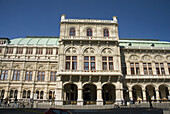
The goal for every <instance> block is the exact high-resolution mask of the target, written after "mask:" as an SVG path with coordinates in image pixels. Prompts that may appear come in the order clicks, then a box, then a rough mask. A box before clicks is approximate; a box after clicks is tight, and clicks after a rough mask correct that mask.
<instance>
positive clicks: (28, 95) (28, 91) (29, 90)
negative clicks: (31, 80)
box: [27, 90, 31, 98]
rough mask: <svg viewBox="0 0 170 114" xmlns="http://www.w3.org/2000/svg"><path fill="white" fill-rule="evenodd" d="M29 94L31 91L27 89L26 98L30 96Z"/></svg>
mask: <svg viewBox="0 0 170 114" xmlns="http://www.w3.org/2000/svg"><path fill="white" fill-rule="evenodd" d="M30 94H31V91H30V90H28V91H27V98H30Z"/></svg>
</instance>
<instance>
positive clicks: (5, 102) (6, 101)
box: [4, 97, 8, 108]
mask: <svg viewBox="0 0 170 114" xmlns="http://www.w3.org/2000/svg"><path fill="white" fill-rule="evenodd" d="M7 103H8V97H6V98H5V99H4V107H5V108H6V107H7Z"/></svg>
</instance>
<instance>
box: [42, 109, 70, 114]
mask: <svg viewBox="0 0 170 114" xmlns="http://www.w3.org/2000/svg"><path fill="white" fill-rule="evenodd" d="M44 114H71V112H70V111H68V110H65V109H59V108H49V109H48V110H47V111H45V112H44Z"/></svg>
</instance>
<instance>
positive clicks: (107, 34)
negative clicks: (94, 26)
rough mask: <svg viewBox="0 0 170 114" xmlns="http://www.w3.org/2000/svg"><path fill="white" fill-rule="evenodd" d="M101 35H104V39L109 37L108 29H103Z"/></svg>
mask: <svg viewBox="0 0 170 114" xmlns="http://www.w3.org/2000/svg"><path fill="white" fill-rule="evenodd" d="M103 35H104V37H109V30H108V29H104V30H103Z"/></svg>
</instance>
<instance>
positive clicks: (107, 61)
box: [102, 56, 113, 70]
mask: <svg viewBox="0 0 170 114" xmlns="http://www.w3.org/2000/svg"><path fill="white" fill-rule="evenodd" d="M102 61H103V70H113V57H105V56H104V57H102Z"/></svg>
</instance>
